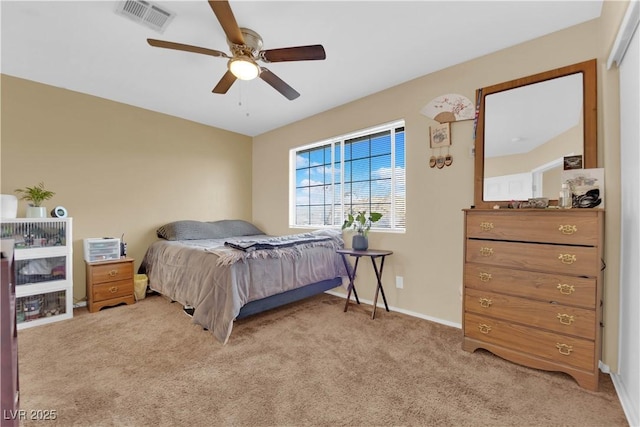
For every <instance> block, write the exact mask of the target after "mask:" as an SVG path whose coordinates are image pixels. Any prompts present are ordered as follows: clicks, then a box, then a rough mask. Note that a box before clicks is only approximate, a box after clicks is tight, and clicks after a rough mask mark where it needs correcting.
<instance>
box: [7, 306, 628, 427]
mask: <svg viewBox="0 0 640 427" xmlns="http://www.w3.org/2000/svg"><path fill="white" fill-rule="evenodd" d="M343 302H344V300H342V299H340V298H338V297H334V296H331V295H326V294H325V295H320V296H317V297H314V298H311V299H308V300H306V301H303V302H301V303H297V304H293V305H289V306H286V307H283V308H280V309H276V310H272V311H270V312H268V313H263V314H260V315H257V316H253V317H250V318H247V319H244V320H241V321H238V322H236V325H235V327H234V330H233V332H232V334H231V339H230V341H229V343H228V344H227V345H226V346H222V345H221V344H219V343H218V342H217V341H215V340H214V339H213V337H212V336H211V335H210V334H209V333H208V332H206V331H204V330H202V329H201V328H200V327H198V326H196V325H194V324H192V323H190V321H191V319H190V318H188V317H187V316H186V315H185V314H184V313H183V312H182V308H181V307H180V306H179V305H178V304H171V303H170V302H169V301H167V300H166V299H165V298H163V297H160V296H152V297H147V298H146V299H144V300H142V301H140V302H138V303H137V304H135V305H131V306H120V307H114V308H110V309H104V310H102V311H101V312H99V313H93V314H89V313H88V312H87V311H86V309H79V310H76V313H75V317H74V318H73V319H72V320H66V321H62V322H58V323H53V324H50V325H45V326H41V327H36V328H30V329H25V330H22V331H20V332H19V355H20V385H21V396H22V404H21V407H22V409H26V410H37V409H42V410H55V411H56V412H57V419H56V420H55V421H53V422H52V421H47V422H43V421H39V422H37V421H26V422H24V423H23V425H41V426H44V425H46V426H53V425H60V426H73V425H75V426H216V425H229V426H231V425H233V426H304V425H322V426H324V425H326V426H329V425H330V426H340V425H345V426H374V425H380V426H382V425H385V426H388V425H394V426H396V425H397V426H400V425H410V426H625V425H627V422H626V419H625V417H624V414H623V412H622V409H621V406H620V403H619V401H618V399H617V396H616V394H615V391H614V388H613V386H612V383H611V380H610V378H609V377H608V376H606V375H602V382H601V385H600V391H599V392H598V393H594V392H590V391H587V390H584V389H582V388H580V387H579V386H578V385H577V383H576V382H575V381H574V380H573V379H571V378H570V377H568V376H566V375H564V374H557V373H548V372H542V371H537V370H533V369H529V368H525V367H522V366H517V365H515V364H512V363H509V362H506V361H504V360H501V359H499V358H498V357H495V356H493V355H492V354H490V353H488V352H485V351H477V352H475V353H473V354H471V353H466V352H464V351H462V350H461V347H460V342H461V331H460V330H458V329H455V328H450V327H446V326H442V325H439V324H435V323H431V322H428V321H425V320H421V319H416V318H413V317H409V316H405V315H402V314H398V313H393V312H391V313H386V312H385V311H384V310H378V315H377V317H376V320H373V321H372V320H371V319H370V317H369V314H370V310H371V306H368V305H364V304H363V305H361V306H354V305H352V308H351V309H350V310H349V311H348V312H347V313H343V312H342V308H343Z"/></svg>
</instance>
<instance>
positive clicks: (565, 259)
mask: <svg viewBox="0 0 640 427" xmlns="http://www.w3.org/2000/svg"><path fill="white" fill-rule="evenodd" d="M558 259H559V260H560V261H561V262H562V263H563V264H569V265H571V264H573V263H574V262H576V261H577V260H578V258H576V256H575V255H571V254H560V255H558Z"/></svg>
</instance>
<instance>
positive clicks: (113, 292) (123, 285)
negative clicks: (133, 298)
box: [92, 279, 133, 303]
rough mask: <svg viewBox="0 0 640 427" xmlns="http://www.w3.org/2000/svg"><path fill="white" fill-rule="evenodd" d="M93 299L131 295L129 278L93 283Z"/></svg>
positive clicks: (96, 300)
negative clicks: (98, 283)
mask: <svg viewBox="0 0 640 427" xmlns="http://www.w3.org/2000/svg"><path fill="white" fill-rule="evenodd" d="M92 292H93V301H94V302H96V303H97V302H100V301H105V300H110V299H113V298H120V297H126V296H130V295H133V282H132V281H131V280H129V279H127V280H120V281H117V282H109V283H103V284H100V285H93V288H92Z"/></svg>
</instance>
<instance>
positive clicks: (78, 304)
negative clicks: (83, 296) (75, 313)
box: [73, 301, 87, 308]
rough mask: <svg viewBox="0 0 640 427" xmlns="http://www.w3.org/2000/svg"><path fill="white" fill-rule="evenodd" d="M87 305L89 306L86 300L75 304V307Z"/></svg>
mask: <svg viewBox="0 0 640 427" xmlns="http://www.w3.org/2000/svg"><path fill="white" fill-rule="evenodd" d="M86 306H87V302H86V301H79V302H76V303H74V304H73V308H80V307H86Z"/></svg>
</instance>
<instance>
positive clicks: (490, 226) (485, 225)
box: [480, 222, 493, 231]
mask: <svg viewBox="0 0 640 427" xmlns="http://www.w3.org/2000/svg"><path fill="white" fill-rule="evenodd" d="M480 230H482V231H491V230H493V223H492V222H481V223H480Z"/></svg>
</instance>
